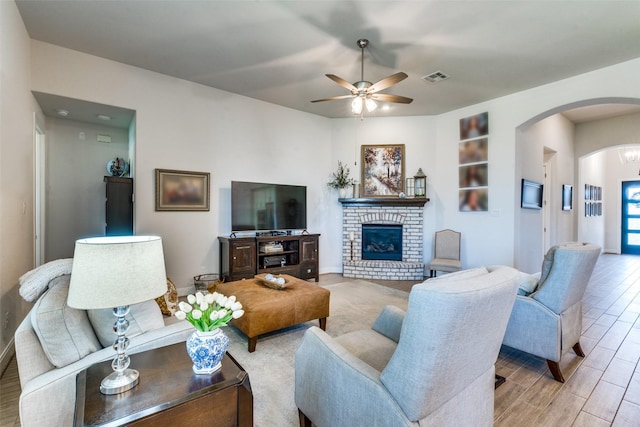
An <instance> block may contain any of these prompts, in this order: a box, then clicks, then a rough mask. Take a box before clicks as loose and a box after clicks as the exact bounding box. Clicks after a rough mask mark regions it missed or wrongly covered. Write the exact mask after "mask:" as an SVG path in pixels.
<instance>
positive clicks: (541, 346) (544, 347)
mask: <svg viewBox="0 0 640 427" xmlns="http://www.w3.org/2000/svg"><path fill="white" fill-rule="evenodd" d="M561 336H562V328H561V323H560V316H558V315H557V314H555V313H554V312H553V311H551V309H549V308H547V307H546V306H544V305H543V304H541V303H540V302H538V301H536V300H534V299H533V298H530V297H525V296H521V295H518V296H516V300H515V303H514V304H513V310H512V311H511V317H509V324H508V325H507V330H506V332H505V334H504V339H503V341H502V343H503V344H504V345H507V346H509V347H513V348H515V349H518V350H522V351H524V352H526V353H530V354H534V355H536V356H539V357H542V358H545V359H549V360H553V361H555V362H558V361H559V360H560V356H561V345H560V339H561Z"/></svg>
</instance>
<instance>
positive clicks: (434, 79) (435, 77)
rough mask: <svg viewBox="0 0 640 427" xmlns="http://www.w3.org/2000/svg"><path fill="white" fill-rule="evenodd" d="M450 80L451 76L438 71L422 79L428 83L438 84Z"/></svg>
mask: <svg viewBox="0 0 640 427" xmlns="http://www.w3.org/2000/svg"><path fill="white" fill-rule="evenodd" d="M448 78H449V76H448V75H446V74H445V73H443V72H442V71H436V72H435V73H431V74H428V75H426V76H424V77H423V78H422V79H423V80H424V81H426V82H427V83H438V82H441V81H443V80H446V79H448Z"/></svg>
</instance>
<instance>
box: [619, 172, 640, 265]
mask: <svg viewBox="0 0 640 427" xmlns="http://www.w3.org/2000/svg"><path fill="white" fill-rule="evenodd" d="M621 205H622V209H621V211H622V226H621V227H620V229H621V236H620V249H621V252H622V253H623V254H634V255H640V181H622V203H621Z"/></svg>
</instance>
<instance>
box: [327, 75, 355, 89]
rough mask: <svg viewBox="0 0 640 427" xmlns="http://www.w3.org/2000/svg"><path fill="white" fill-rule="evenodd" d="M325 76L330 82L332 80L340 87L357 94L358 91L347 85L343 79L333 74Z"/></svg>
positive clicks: (349, 84)
mask: <svg viewBox="0 0 640 427" xmlns="http://www.w3.org/2000/svg"><path fill="white" fill-rule="evenodd" d="M325 76H327V77H329V78H330V79H331V80H333V81H334V82H336V83H338V84H339V85H340V86H342V87H345V88H347V89H349V90H350V91H352V92H357V91H358V89H357V88H356V87H355V86H354V85H352V84H351V83H349V82H348V81H346V80H345V79H343V78H341V77H338V76H336V75H335V74H325Z"/></svg>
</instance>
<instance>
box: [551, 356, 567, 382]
mask: <svg viewBox="0 0 640 427" xmlns="http://www.w3.org/2000/svg"><path fill="white" fill-rule="evenodd" d="M547 365H549V370H550V371H551V375H553V378H554V379H555V380H556V381H558V382H561V383H563V382H564V377H563V376H562V371H560V365H559V364H558V362H554V361H553V360H549V359H547Z"/></svg>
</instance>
